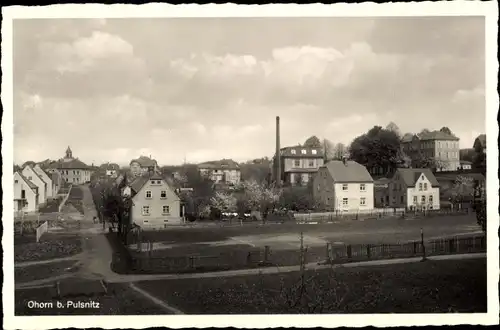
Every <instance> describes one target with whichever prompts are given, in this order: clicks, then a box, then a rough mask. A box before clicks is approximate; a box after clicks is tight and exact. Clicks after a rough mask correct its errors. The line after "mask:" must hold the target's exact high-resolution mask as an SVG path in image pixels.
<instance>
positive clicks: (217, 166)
mask: <svg viewBox="0 0 500 330" xmlns="http://www.w3.org/2000/svg"><path fill="white" fill-rule="evenodd" d="M198 169H199V171H200V173H201V174H202V175H204V176H207V177H208V178H210V180H212V181H213V182H214V183H222V184H230V185H238V184H239V183H240V182H241V170H240V166H239V165H238V163H237V162H235V161H234V160H232V159H222V160H216V161H210V162H205V163H201V164H198Z"/></svg>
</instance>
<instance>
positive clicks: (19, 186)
mask: <svg viewBox="0 0 500 330" xmlns="http://www.w3.org/2000/svg"><path fill="white" fill-rule="evenodd" d="M38 206H39V194H38V186H37V185H35V184H34V183H33V182H31V181H30V180H28V178H27V177H25V176H24V175H22V173H20V172H15V173H14V212H16V213H17V212H28V213H29V212H36V211H38Z"/></svg>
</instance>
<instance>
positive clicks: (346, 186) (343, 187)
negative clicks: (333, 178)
mask: <svg viewBox="0 0 500 330" xmlns="http://www.w3.org/2000/svg"><path fill="white" fill-rule="evenodd" d="M348 187H349V186H348V185H347V183H344V184H343V185H342V190H344V191H347V189H348Z"/></svg>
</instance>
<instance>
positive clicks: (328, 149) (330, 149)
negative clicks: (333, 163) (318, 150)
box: [323, 139, 335, 162]
mask: <svg viewBox="0 0 500 330" xmlns="http://www.w3.org/2000/svg"><path fill="white" fill-rule="evenodd" d="M323 155H324V161H325V162H327V161H329V160H332V159H334V157H335V144H334V143H333V142H332V141H330V140H328V139H324V140H323Z"/></svg>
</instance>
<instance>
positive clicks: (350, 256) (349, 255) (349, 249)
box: [346, 244, 352, 259]
mask: <svg viewBox="0 0 500 330" xmlns="http://www.w3.org/2000/svg"><path fill="white" fill-rule="evenodd" d="M346 249H347V258H348V259H351V258H352V246H351V244H349V245H347V247H346Z"/></svg>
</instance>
